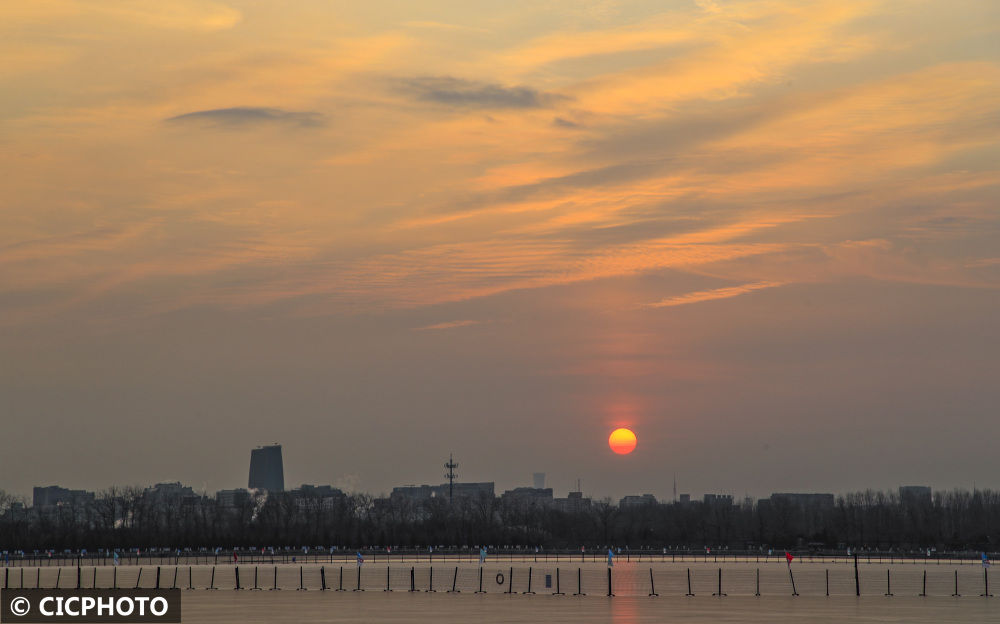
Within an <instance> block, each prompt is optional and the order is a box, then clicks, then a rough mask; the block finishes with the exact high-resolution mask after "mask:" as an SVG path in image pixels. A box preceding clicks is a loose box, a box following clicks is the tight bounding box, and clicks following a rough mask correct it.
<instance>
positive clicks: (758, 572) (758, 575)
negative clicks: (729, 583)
mask: <svg viewBox="0 0 1000 624" xmlns="http://www.w3.org/2000/svg"><path fill="white" fill-rule="evenodd" d="M753 595H754V596H760V568H757V591H755V592H754V594H753Z"/></svg>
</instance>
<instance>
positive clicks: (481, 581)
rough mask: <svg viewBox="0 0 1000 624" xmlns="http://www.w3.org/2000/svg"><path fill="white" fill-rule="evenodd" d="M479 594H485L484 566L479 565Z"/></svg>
mask: <svg viewBox="0 0 1000 624" xmlns="http://www.w3.org/2000/svg"><path fill="white" fill-rule="evenodd" d="M476 593H477V594H485V593H486V592H484V591H483V566H479V589H477V590H476Z"/></svg>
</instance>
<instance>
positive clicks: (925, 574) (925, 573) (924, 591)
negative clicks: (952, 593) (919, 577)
mask: <svg viewBox="0 0 1000 624" xmlns="http://www.w3.org/2000/svg"><path fill="white" fill-rule="evenodd" d="M918 595H920V596H924V597H926V596H927V570H924V585H923V589H922V590H921V591H920V594H918Z"/></svg>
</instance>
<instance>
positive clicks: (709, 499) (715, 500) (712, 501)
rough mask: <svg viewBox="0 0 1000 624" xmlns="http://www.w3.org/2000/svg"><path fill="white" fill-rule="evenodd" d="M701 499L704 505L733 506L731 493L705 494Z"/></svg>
mask: <svg viewBox="0 0 1000 624" xmlns="http://www.w3.org/2000/svg"><path fill="white" fill-rule="evenodd" d="M702 501H703V502H704V503H705V504H706V505H710V506H713V507H732V506H733V495H732V494H705V496H704V498H703V499H702Z"/></svg>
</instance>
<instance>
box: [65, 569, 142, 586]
mask: <svg viewBox="0 0 1000 624" xmlns="http://www.w3.org/2000/svg"><path fill="white" fill-rule="evenodd" d="M76 585H77V587H79V586H80V579H79V578H77V580H76ZM159 588H160V566H156V587H155V589H159Z"/></svg>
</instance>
